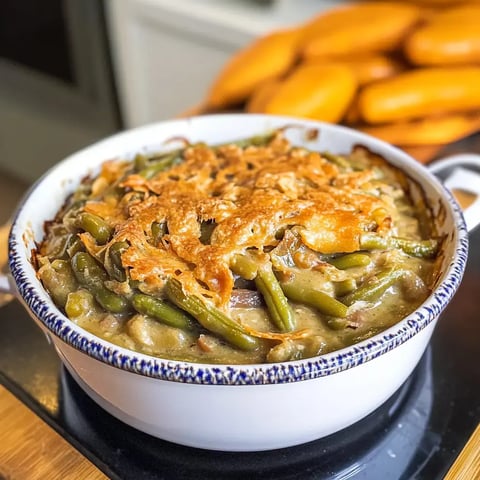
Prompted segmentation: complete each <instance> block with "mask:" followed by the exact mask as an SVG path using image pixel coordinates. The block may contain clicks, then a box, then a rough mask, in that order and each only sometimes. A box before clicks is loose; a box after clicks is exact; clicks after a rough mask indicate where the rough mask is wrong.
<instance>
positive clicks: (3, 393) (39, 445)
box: [0, 385, 107, 480]
mask: <svg viewBox="0 0 480 480" xmlns="http://www.w3.org/2000/svg"><path fill="white" fill-rule="evenodd" d="M106 478H107V477H106V476H105V475H104V474H103V473H102V472H101V471H100V470H98V468H97V467H95V465H93V464H92V463H91V462H90V461H89V460H87V459H86V458H85V457H84V456H83V455H82V454H81V453H80V452H78V450H76V449H75V448H74V447H72V445H70V444H69V443H68V442H67V441H66V440H65V439H63V438H62V437H61V436H60V435H59V434H58V433H57V432H55V431H54V430H53V429H52V428H50V427H49V426H48V425H47V424H46V423H45V422H44V421H43V420H41V419H40V418H39V417H37V415H35V414H34V413H33V412H32V411H31V410H30V409H28V408H27V407H26V406H25V405H24V404H23V403H21V402H20V401H19V400H18V399H17V398H16V397H14V396H13V395H12V394H11V393H10V392H9V391H8V390H7V389H6V388H4V387H2V386H1V385H0V479H8V480H37V479H38V480H40V479H41V480H44V479H45V480H47V479H48V480H56V479H59V480H60V479H61V480H68V479H72V480H79V479H88V480H103V479H106Z"/></svg>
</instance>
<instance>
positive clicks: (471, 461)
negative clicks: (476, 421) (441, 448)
mask: <svg viewBox="0 0 480 480" xmlns="http://www.w3.org/2000/svg"><path fill="white" fill-rule="evenodd" d="M479 479H480V425H478V426H477V428H476V430H475V431H474V432H473V434H472V436H471V437H470V439H469V440H468V442H467V444H466V445H465V447H464V448H463V450H462V451H461V452H460V455H459V456H458V457H457V459H456V460H455V462H454V464H453V465H452V466H451V468H450V470H449V471H448V473H447V475H446V477H445V478H444V479H443V480H479Z"/></svg>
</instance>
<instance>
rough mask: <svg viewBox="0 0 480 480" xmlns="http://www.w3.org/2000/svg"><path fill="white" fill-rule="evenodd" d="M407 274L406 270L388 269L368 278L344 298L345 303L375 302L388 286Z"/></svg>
mask: <svg viewBox="0 0 480 480" xmlns="http://www.w3.org/2000/svg"><path fill="white" fill-rule="evenodd" d="M404 275H405V270H395V269H388V270H384V271H382V272H380V273H378V274H377V275H374V276H373V277H371V278H369V279H368V280H366V281H365V282H364V283H363V284H362V285H361V286H360V287H358V288H357V289H356V290H355V291H354V292H352V293H350V294H348V295H346V296H345V297H343V298H342V302H343V303H344V304H345V305H352V304H353V303H355V302H358V301H360V300H361V301H365V302H373V301H375V300H378V299H379V298H380V297H381V296H382V295H383V294H384V293H385V292H386V290H387V289H388V288H390V287H391V286H392V285H394V284H395V283H396V282H397V281H398V280H400V279H401V278H402V277H403V276H404Z"/></svg>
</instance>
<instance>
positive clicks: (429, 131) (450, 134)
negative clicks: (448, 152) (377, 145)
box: [358, 112, 480, 146]
mask: <svg viewBox="0 0 480 480" xmlns="http://www.w3.org/2000/svg"><path fill="white" fill-rule="evenodd" d="M358 129H359V130H361V131H363V132H365V133H368V134H370V135H373V136H374V137H377V138H380V139H381V140H385V141H386V142H389V143H392V144H394V145H402V146H406V145H418V146H420V145H432V144H445V143H451V142H455V141H457V140H460V139H461V138H465V137H468V136H469V135H472V134H473V133H475V132H478V131H479V130H480V112H475V113H471V114H460V113H453V114H450V115H441V116H438V117H425V118H422V119H418V120H410V121H406V122H397V123H391V124H388V125H375V126H366V127H360V128H358Z"/></svg>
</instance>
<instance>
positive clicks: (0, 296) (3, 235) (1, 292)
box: [0, 224, 15, 307]
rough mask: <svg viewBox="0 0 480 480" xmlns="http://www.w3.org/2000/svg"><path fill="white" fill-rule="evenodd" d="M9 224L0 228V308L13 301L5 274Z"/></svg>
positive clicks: (11, 290)
mask: <svg viewBox="0 0 480 480" xmlns="http://www.w3.org/2000/svg"><path fill="white" fill-rule="evenodd" d="M9 231H10V224H5V225H2V226H0V307H1V306H2V305H5V304H6V303H8V302H9V301H10V300H12V299H13V296H14V292H15V289H14V287H13V285H12V284H11V282H10V280H9V275H8V273H7V272H6V270H7V264H8V232H9Z"/></svg>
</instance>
